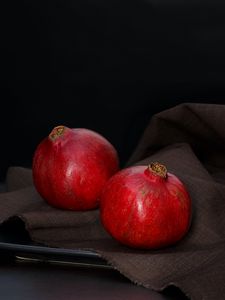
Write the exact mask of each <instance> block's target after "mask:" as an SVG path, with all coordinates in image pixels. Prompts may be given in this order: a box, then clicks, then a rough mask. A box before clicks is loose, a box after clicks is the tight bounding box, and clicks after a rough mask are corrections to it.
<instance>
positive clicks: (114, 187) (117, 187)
mask: <svg viewBox="0 0 225 300" xmlns="http://www.w3.org/2000/svg"><path fill="white" fill-rule="evenodd" d="M100 216H101V221H102V224H103V226H104V227H105V229H106V230H107V231H108V232H109V233H110V234H111V236H112V237H113V238H115V239H116V240H117V241H119V242H120V243H122V244H124V245H127V246H130V247H133V248H140V249H159V248H163V247H166V246H170V245H173V244H175V243H176V242H178V241H179V240H181V239H182V238H183V237H184V236H185V235H186V234H187V232H188V230H189V227H190V223H191V199H190V196H189V194H188V191H187V189H186V188H185V186H184V184H183V183H182V182H181V181H180V180H179V178H178V177H176V176H175V175H173V174H171V173H168V172H167V169H166V167H165V166H164V165H162V164H160V163H158V162H154V163H151V164H150V165H149V166H134V167H129V168H126V169H123V170H121V171H119V172H118V173H117V174H115V175H113V176H112V177H111V178H110V179H109V181H108V182H107V184H106V185H105V187H104V189H103V192H102V195H101V200H100Z"/></svg>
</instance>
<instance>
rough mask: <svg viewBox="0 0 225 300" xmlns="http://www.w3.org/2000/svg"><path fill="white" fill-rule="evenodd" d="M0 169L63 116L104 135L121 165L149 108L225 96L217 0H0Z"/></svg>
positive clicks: (224, 21) (28, 151)
mask: <svg viewBox="0 0 225 300" xmlns="http://www.w3.org/2000/svg"><path fill="white" fill-rule="evenodd" d="M0 14H1V16H0V19H1V24H0V25H1V56H0V57H1V66H0V76H1V91H0V98H1V104H0V105H1V109H0V126H1V127H0V128H1V144H0V147H1V148H0V177H1V179H2V178H4V176H5V172H6V170H7V168H8V166H10V165H22V166H30V165H31V161H32V155H33V152H34V150H35V147H36V146H37V144H38V143H39V142H40V140H41V139H42V138H43V137H45V136H46V135H47V134H48V133H49V132H50V130H51V129H52V128H53V127H54V126H56V125H60V124H64V125H66V126H69V127H86V128H90V129H93V130H96V131H98V132H99V133H101V134H103V135H104V136H105V137H106V138H108V139H109V141H110V142H111V143H112V144H113V145H114V146H115V147H116V149H117V150H118V152H119V156H120V160H121V166H123V165H124V164H125V162H126V160H127V159H128V157H129V155H130V154H131V152H132V150H133V149H134V147H135V146H136V144H137V142H138V139H139V138H140V135H141V133H142V132H143V130H144V128H145V126H146V125H147V123H148V122H149V119H150V118H151V116H152V115H153V114H155V113H157V112H159V111H162V110H164V109H166V108H169V107H172V106H174V105H177V104H179V103H182V102H207V103H225V101H224V99H225V18H224V16H225V9H224V5H223V4H222V2H221V3H220V2H219V1H199V0H198V1H174V0H173V1H162V0H158V1H140V0H137V1H132V0H131V1H124V0H121V1H103V0H102V1H99V0H95V1H91V0H89V1H87V0H82V1H81V0H78V1H75V0H74V1H72V0H70V1H68V0H63V1H62V0H60V1H59V0H58V1H56V0H55V1H52V0H46V1H37V0H32V1H28V0H25V1H15V0H13V1H4V2H3V3H2V4H1V9H0Z"/></svg>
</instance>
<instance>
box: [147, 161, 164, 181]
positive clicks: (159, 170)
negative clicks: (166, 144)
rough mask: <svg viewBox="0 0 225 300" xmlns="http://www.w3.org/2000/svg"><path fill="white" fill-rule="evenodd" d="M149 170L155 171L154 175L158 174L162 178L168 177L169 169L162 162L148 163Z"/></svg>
mask: <svg viewBox="0 0 225 300" xmlns="http://www.w3.org/2000/svg"><path fill="white" fill-rule="evenodd" d="M148 170H149V171H150V172H151V173H153V174H154V175H157V176H159V177H161V178H164V179H165V178H166V177H167V169H166V167H165V166H164V165H163V164H160V163H159V162H152V163H150V164H149V165H148Z"/></svg>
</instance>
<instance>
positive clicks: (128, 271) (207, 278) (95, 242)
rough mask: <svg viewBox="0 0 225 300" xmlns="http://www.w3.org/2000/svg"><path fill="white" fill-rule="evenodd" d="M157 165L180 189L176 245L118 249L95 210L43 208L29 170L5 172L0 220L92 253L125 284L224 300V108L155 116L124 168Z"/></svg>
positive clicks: (38, 238)
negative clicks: (186, 220)
mask: <svg viewBox="0 0 225 300" xmlns="http://www.w3.org/2000/svg"><path fill="white" fill-rule="evenodd" d="M152 161H159V162H161V163H163V164H165V165H166V166H167V169H168V171H169V172H171V173H174V174H175V175H177V176H178V177H179V178H180V179H181V180H182V181H183V182H184V184H185V185H186V187H187V189H188V191H189V193H190V196H191V199H192V206H193V215H192V224H191V227H190V230H189V232H188V234H187V235H186V236H185V238H183V239H182V240H181V241H180V242H179V243H177V244H176V245H174V246H170V247H167V248H164V249H161V250H151V251H150V250H148V251H147V250H135V249H131V248H128V247H126V246H123V245H120V244H119V243H117V242H116V241H115V240H114V239H112V238H111V237H110V236H109V235H108V234H107V233H106V232H105V230H104V229H103V227H102V225H101V223H100V221H99V211H98V210H95V211H88V212H72V211H63V210H59V209H55V208H53V207H50V206H48V205H47V204H46V203H45V202H44V201H43V199H41V197H40V196H39V195H38V193H37V192H36V191H35V188H34V187H33V185H32V174H31V171H30V170H27V169H24V168H20V167H11V168H10V169H9V170H8V174H7V180H6V181H7V187H8V191H7V192H5V193H2V194H0V222H3V221H6V220H8V219H9V218H10V217H12V216H18V217H20V218H21V219H22V220H23V221H24V222H25V226H26V229H27V231H28V232H29V234H30V236H31V238H32V239H33V240H34V241H35V242H39V243H43V244H45V245H47V246H55V247H63V248H70V249H73V248H79V249H93V250H95V251H96V252H98V253H100V254H101V255H102V257H104V258H105V259H106V260H107V261H108V262H109V264H111V265H113V266H114V267H115V268H116V269H117V270H119V271H120V272H121V273H122V274H123V275H124V276H126V277H127V278H129V279H130V280H131V281H133V282H135V283H137V284H140V285H143V286H145V287H146V288H152V289H154V290H157V291H161V290H163V289H164V288H165V287H167V286H170V285H175V286H177V287H179V288H180V289H181V290H182V291H183V292H184V293H185V294H186V295H187V296H188V297H190V298H191V299H193V300H200V299H204V300H214V299H215V300H218V299H223V298H224V297H225V255H224V254H225V106H223V105H214V104H188V103H187V104H182V105H179V106H176V107H174V108H171V109H169V110H166V111H163V112H161V113H159V114H157V115H154V116H153V117H152V119H151V120H150V123H149V126H148V127H147V128H146V130H145V132H144V134H143V136H142V138H141V140H140V143H139V144H138V146H137V148H136V150H135V151H134V153H133V155H132V156H131V158H130V160H129V162H128V165H129V166H130V165H135V164H138V165H142V164H144V165H147V164H148V163H150V162H152Z"/></svg>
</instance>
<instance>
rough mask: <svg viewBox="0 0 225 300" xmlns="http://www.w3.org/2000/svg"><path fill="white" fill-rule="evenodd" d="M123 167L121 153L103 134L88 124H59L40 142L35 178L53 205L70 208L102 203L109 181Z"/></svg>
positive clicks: (93, 206)
mask: <svg viewBox="0 0 225 300" xmlns="http://www.w3.org/2000/svg"><path fill="white" fill-rule="evenodd" d="M118 169H119V159H118V154H117V151H116V150H115V148H114V147H113V146H112V144H111V143H110V142H109V141H108V140H106V139H105V138H104V137H103V136H101V135H100V134H98V133H97V132H94V131H92V130H89V129H86V128H73V129H71V128H68V127H66V126H57V127H55V128H54V129H53V130H52V132H51V133H50V134H49V136H48V137H46V138H45V139H43V140H42V141H41V143H40V144H39V145H38V146H37V148H36V150H35V153H34V158H33V165H32V171H33V181H34V185H35V187H36V189H37V191H38V192H39V194H40V195H41V196H42V197H43V198H44V199H45V200H46V201H47V202H48V203H49V204H50V205H52V206H55V207H58V208H62V209H70V210H89V209H94V208H96V207H98V204H99V196H100V193H101V191H102V188H103V186H104V185H105V183H106V181H107V180H108V179H109V178H110V177H111V176H112V175H113V174H114V173H115V172H117V171H118Z"/></svg>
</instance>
